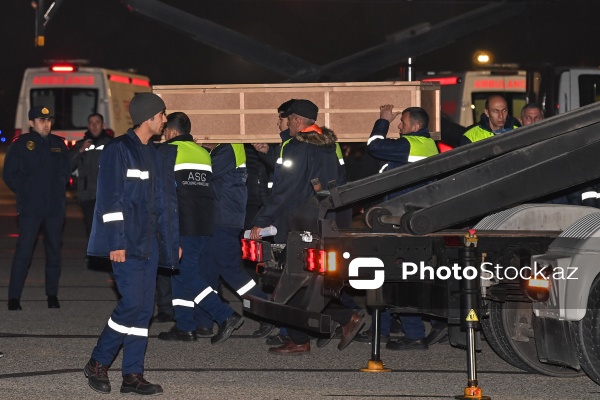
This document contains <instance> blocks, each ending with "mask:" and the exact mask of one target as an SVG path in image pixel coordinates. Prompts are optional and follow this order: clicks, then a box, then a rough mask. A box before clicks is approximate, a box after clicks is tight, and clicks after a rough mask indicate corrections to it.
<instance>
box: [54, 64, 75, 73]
mask: <svg viewBox="0 0 600 400" xmlns="http://www.w3.org/2000/svg"><path fill="white" fill-rule="evenodd" d="M76 69H77V68H76V67H75V65H72V64H56V65H51V66H50V71H52V72H75V71H76Z"/></svg>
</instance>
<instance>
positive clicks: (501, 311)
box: [481, 301, 582, 378]
mask: <svg viewBox="0 0 600 400" xmlns="http://www.w3.org/2000/svg"><path fill="white" fill-rule="evenodd" d="M489 314H490V317H489V318H486V319H482V320H481V327H482V329H483V333H484V335H485V339H486V341H487V342H488V344H489V345H490V347H491V348H492V349H493V350H494V351H495V352H496V354H498V355H499V356H500V357H501V358H502V359H503V360H504V361H506V362H508V363H509V364H511V365H512V366H514V367H517V368H519V369H522V370H523V371H527V372H532V373H536V374H542V375H547V376H554V377H564V378H568V377H575V376H579V375H581V374H582V372H580V371H576V370H574V369H571V368H568V367H563V366H559V365H552V364H546V363H543V362H541V361H540V360H539V358H538V355H537V349H536V347H535V338H534V337H529V341H516V340H514V339H513V336H514V333H511V329H512V330H513V331H514V329H515V328H514V327H515V325H516V324H517V323H519V324H525V326H527V325H530V326H531V324H532V321H533V310H532V308H531V303H525V302H523V303H518V302H510V303H498V302H495V301H491V302H490V304H489ZM530 336H533V335H530Z"/></svg>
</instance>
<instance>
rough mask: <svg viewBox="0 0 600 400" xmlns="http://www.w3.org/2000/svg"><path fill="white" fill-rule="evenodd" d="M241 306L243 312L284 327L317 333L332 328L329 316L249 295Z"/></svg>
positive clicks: (245, 296)
mask: <svg viewBox="0 0 600 400" xmlns="http://www.w3.org/2000/svg"><path fill="white" fill-rule="evenodd" d="M242 304H243V307H244V311H247V312H249V313H252V314H254V315H256V316H258V317H261V318H264V319H267V320H272V321H276V322H279V323H281V324H282V325H285V326H293V327H295V328H299V329H304V330H308V331H311V332H317V333H330V332H331V330H332V328H333V324H332V319H331V316H329V315H325V314H321V313H319V312H315V311H307V310H304V309H301V308H297V307H291V306H288V305H285V304H279V303H275V302H272V301H269V300H264V299H261V298H258V297H255V296H250V295H244V296H243V301H242Z"/></svg>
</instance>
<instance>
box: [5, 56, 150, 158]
mask: <svg viewBox="0 0 600 400" xmlns="http://www.w3.org/2000/svg"><path fill="white" fill-rule="evenodd" d="M150 91H151V86H150V79H149V78H148V77H147V76H143V75H138V74H134V73H130V72H123V71H116V70H110V69H105V68H96V67H86V66H80V65H78V64H77V63H55V64H52V65H50V66H49V67H45V68H28V69H26V70H25V74H24V76H23V82H22V84H21V91H20V93H19V102H18V105H17V115H16V118H15V135H14V137H15V138H17V137H18V136H19V135H20V134H21V133H25V132H27V131H28V130H29V124H28V118H27V113H28V111H29V109H30V108H31V107H34V106H39V105H44V106H46V107H49V108H50V110H51V111H52V113H53V114H54V121H53V123H52V133H54V134H56V135H59V136H62V137H63V138H64V139H65V143H66V144H67V146H68V147H71V146H73V145H74V144H75V142H76V141H77V140H79V139H82V138H83V135H84V133H85V131H86V130H87V117H88V116H89V115H90V114H92V113H95V112H97V113H100V114H102V115H103V116H104V125H105V127H106V129H107V130H108V131H109V132H112V133H113V134H114V135H115V136H119V135H122V134H124V133H125V132H126V131H127V129H128V128H130V127H131V126H132V125H133V124H132V122H131V117H130V115H129V101H130V100H131V99H132V98H133V96H134V95H135V94H136V93H140V92H150Z"/></svg>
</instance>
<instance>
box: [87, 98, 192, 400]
mask: <svg viewBox="0 0 600 400" xmlns="http://www.w3.org/2000/svg"><path fill="white" fill-rule="evenodd" d="M165 108H166V106H165V103H164V101H163V100H162V99H161V98H160V97H159V96H157V95H156V94H154V93H149V92H144V93H138V94H136V95H135V96H134V97H133V99H132V100H131V102H130V104H129V113H130V114H131V120H132V121H133V128H131V129H129V130H128V131H127V133H125V134H124V135H122V136H119V137H118V138H116V139H115V140H113V141H112V142H111V143H110V144H109V145H107V146H106V148H105V149H104V150H103V151H102V155H101V156H100V172H99V173H98V191H97V199H96V208H95V210H94V222H93V224H92V232H91V235H90V240H89V244H88V254H89V255H91V256H97V257H109V258H110V260H111V261H112V268H113V277H114V280H115V283H116V285H117V288H118V290H119V294H120V295H121V298H120V299H119V302H118V303H117V306H116V308H115V309H114V311H113V312H112V315H111V316H110V318H109V320H108V323H107V324H106V326H105V327H104V330H103V331H102V334H101V335H100V337H99V338H98V342H97V344H96V347H94V350H93V352H92V356H91V358H90V360H89V362H88V363H87V364H86V365H85V367H84V373H85V376H86V377H87V378H88V384H89V386H90V387H91V388H92V389H94V390H95V391H97V392H100V393H109V392H110V391H111V386H110V382H109V379H108V368H109V366H110V365H111V364H112V362H113V360H114V359H115V357H116V356H117V354H118V352H119V349H120V348H121V347H123V364H122V375H123V383H122V384H121V393H133V394H141V395H155V394H159V393H162V392H163V389H162V387H161V386H160V385H156V384H151V383H150V382H148V381H146V379H144V358H145V353H146V347H147V345H148V326H149V323H150V318H151V317H152V312H153V310H154V290H155V287H156V271H157V268H158V266H159V265H161V266H164V267H167V268H173V269H174V268H178V267H179V258H180V257H181V249H180V247H179V220H178V215H177V198H176V193H175V185H174V182H173V180H170V179H167V178H166V176H165V175H166V172H167V171H169V170H170V171H172V165H174V164H175V160H174V159H170V160H169V159H166V158H165V157H164V156H162V155H161V154H160V153H159V152H158V151H157V149H156V147H155V146H154V144H153V143H152V141H151V140H150V139H151V138H152V136H155V135H160V134H161V133H162V129H163V126H164V124H165V122H166V116H165ZM167 165H171V167H170V168H169V169H167V168H166V166H167Z"/></svg>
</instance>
